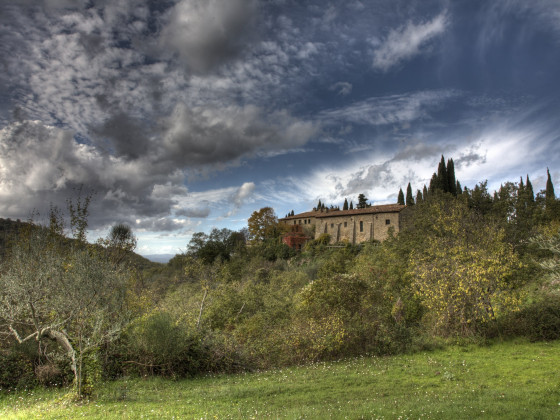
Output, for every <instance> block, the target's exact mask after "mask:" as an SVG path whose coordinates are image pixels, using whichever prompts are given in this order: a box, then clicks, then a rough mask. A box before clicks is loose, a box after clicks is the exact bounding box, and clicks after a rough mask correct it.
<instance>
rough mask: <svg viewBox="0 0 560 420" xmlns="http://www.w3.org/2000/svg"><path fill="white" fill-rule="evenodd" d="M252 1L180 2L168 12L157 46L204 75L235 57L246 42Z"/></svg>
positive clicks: (253, 14)
mask: <svg viewBox="0 0 560 420" xmlns="http://www.w3.org/2000/svg"><path fill="white" fill-rule="evenodd" d="M256 13H257V2H256V1H255V0H183V1H180V2H178V3H177V4H176V5H175V7H174V8H173V9H172V10H171V11H170V12H169V16H170V17H169V24H168V25H166V26H165V27H164V29H163V30H162V32H161V38H160V45H161V47H162V50H164V51H172V52H174V53H176V54H177V55H178V57H179V58H180V60H181V61H182V62H183V63H185V65H186V66H187V67H188V68H189V69H190V70H192V71H194V72H196V73H206V72H208V71H209V70H212V69H213V68H215V67H216V66H218V65H220V64H222V63H224V62H226V61H227V60H229V59H232V58H233V57H235V56H237V55H238V54H239V53H240V52H241V51H242V50H243V48H244V46H245V44H246V43H247V42H248V41H249V36H250V35H251V29H252V28H253V25H254V21H255V18H256Z"/></svg>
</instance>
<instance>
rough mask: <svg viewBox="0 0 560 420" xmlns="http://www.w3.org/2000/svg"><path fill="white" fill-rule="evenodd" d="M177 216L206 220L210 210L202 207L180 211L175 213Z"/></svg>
mask: <svg viewBox="0 0 560 420" xmlns="http://www.w3.org/2000/svg"><path fill="white" fill-rule="evenodd" d="M175 215H176V216H184V217H193V218H200V219H204V218H206V217H208V216H209V215H210V208H208V207H202V208H189V209H180V210H177V211H176V212H175Z"/></svg>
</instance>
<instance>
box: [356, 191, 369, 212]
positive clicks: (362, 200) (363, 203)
mask: <svg viewBox="0 0 560 420" xmlns="http://www.w3.org/2000/svg"><path fill="white" fill-rule="evenodd" d="M367 201H368V198H367V197H366V196H365V195H364V194H360V195H358V204H357V205H356V208H357V209H365V208H366V207H367Z"/></svg>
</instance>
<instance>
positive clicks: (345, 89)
mask: <svg viewBox="0 0 560 420" xmlns="http://www.w3.org/2000/svg"><path fill="white" fill-rule="evenodd" d="M329 89H330V90H334V91H336V93H338V94H339V95H342V96H346V95H348V94H350V93H351V92H352V84H351V83H348V82H337V83H335V84H334V85H331V87H330V88H329Z"/></svg>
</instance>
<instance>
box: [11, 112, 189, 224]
mask: <svg viewBox="0 0 560 420" xmlns="http://www.w3.org/2000/svg"><path fill="white" fill-rule="evenodd" d="M157 169H158V168H156V169H154V167H153V165H151V163H150V162H149V161H147V160H145V159H138V160H135V161H125V160H122V159H119V158H116V157H114V156H112V155H110V154H107V153H101V152H100V151H99V150H98V149H96V148H94V147H93V146H89V145H86V144H78V143H77V142H76V141H75V140H74V138H73V133H72V132H70V131H67V130H61V129H58V128H54V127H45V126H43V125H42V124H41V123H40V122H28V121H26V122H20V123H14V124H11V125H10V126H7V127H5V128H3V129H2V130H0V197H1V198H2V199H1V200H0V214H3V215H5V216H9V217H21V215H22V214H24V215H27V214H30V213H31V211H32V210H34V209H37V210H40V211H41V210H42V211H44V209H45V206H48V203H49V202H52V203H53V204H54V205H57V206H59V207H62V208H64V207H65V202H66V199H67V198H69V197H72V196H74V195H75V193H74V190H75V189H76V188H77V187H79V186H81V185H83V186H85V187H86V188H87V190H88V191H92V192H93V193H95V196H96V200H95V201H96V204H95V205H96V206H97V207H98V209H97V210H98V211H95V212H92V214H94V216H93V217H92V219H91V223H92V227H97V226H102V225H103V224H104V223H106V222H107V221H110V220H115V218H117V219H119V220H127V221H131V220H134V218H135V217H156V216H158V215H160V216H162V215H167V214H169V212H170V209H171V207H172V206H173V205H175V204H176V203H177V198H178V197H182V196H186V195H187V190H186V188H185V187H184V186H183V185H182V182H183V179H184V174H183V173H181V172H180V171H177V170H169V169H168V170H167V171H163V170H157Z"/></svg>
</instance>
